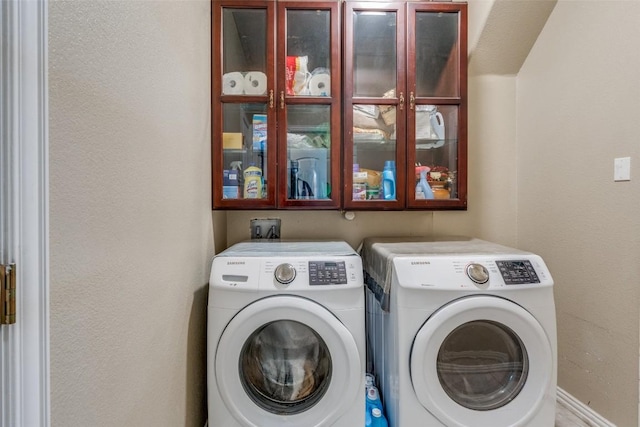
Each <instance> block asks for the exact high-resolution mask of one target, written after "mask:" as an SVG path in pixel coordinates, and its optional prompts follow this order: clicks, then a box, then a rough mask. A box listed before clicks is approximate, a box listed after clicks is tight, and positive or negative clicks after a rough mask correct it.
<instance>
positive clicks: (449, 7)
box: [342, 1, 467, 210]
mask: <svg viewBox="0 0 640 427" xmlns="http://www.w3.org/2000/svg"><path fill="white" fill-rule="evenodd" d="M343 22H344V31H343V38H344V70H345V72H344V81H343V87H344V97H343V108H344V137H343V145H344V156H343V161H344V171H345V175H343V192H342V193H343V207H344V208H345V209H375V210H398V209H466V206H467V135H466V128H467V119H466V117H467V100H466V96H467V95H466V92H467V85H466V81H467V74H466V69H467V61H466V57H467V46H466V39H467V33H466V22H467V16H466V4H465V3H435V2H391V3H382V2H380V3H378V2H371V1H366V2H351V1H347V2H345V13H344V17H343ZM421 178H422V181H421Z"/></svg>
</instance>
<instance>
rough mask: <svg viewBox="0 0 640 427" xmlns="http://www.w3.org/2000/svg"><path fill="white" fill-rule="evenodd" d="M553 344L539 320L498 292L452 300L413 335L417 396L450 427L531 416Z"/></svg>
mask: <svg viewBox="0 0 640 427" xmlns="http://www.w3.org/2000/svg"><path fill="white" fill-rule="evenodd" d="M552 354H553V352H552V347H551V344H550V342H549V339H548V338H547V335H546V333H545V332H544V329H543V328H542V326H541V325H540V324H539V323H538V321H537V320H536V319H535V318H534V317H533V316H532V315H531V314H530V313H529V312H528V311H526V310H525V309H524V308H522V307H520V306H519V305H517V304H515V303H513V302H510V301H507V300H504V299H502V298H498V297H491V296H473V297H465V298H461V299H458V300H455V301H453V302H451V303H449V304H447V305H445V306H443V307H441V308H440V309H439V310H438V311H436V312H435V313H434V314H433V315H432V316H430V317H429V319H428V320H427V321H426V322H425V323H424V325H423V326H422V328H421V329H420V330H419V332H418V333H417V334H416V337H415V339H414V343H413V347H412V350H411V380H412V383H413V386H414V390H415V392H416V395H417V398H418V400H419V401H420V402H421V404H422V405H423V406H424V407H425V408H426V409H427V410H429V412H431V413H432V414H433V415H435V416H436V417H438V418H439V419H440V420H441V421H442V422H443V423H445V424H447V425H452V426H465V425H495V424H496V422H498V421H499V423H500V424H505V425H512V424H516V423H521V422H525V421H526V420H528V419H530V418H531V417H533V416H534V415H535V413H536V412H537V410H539V408H540V406H541V405H542V403H543V399H544V396H545V394H547V392H548V388H549V385H550V382H551V380H552V368H553V356H552Z"/></svg>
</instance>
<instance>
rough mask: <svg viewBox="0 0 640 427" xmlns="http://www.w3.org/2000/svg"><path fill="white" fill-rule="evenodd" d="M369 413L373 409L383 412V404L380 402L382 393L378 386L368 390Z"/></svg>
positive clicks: (367, 405)
mask: <svg viewBox="0 0 640 427" xmlns="http://www.w3.org/2000/svg"><path fill="white" fill-rule="evenodd" d="M366 407H367V412H371V410H372V409H373V408H378V409H380V410H382V402H381V401H380V393H379V392H378V389H377V388H376V386H371V387H369V388H368V389H367V404H366Z"/></svg>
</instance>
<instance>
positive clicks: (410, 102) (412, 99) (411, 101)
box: [409, 92, 416, 110]
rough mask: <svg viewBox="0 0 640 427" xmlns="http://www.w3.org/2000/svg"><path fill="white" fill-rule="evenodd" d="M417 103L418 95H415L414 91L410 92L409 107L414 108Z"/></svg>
mask: <svg viewBox="0 0 640 427" xmlns="http://www.w3.org/2000/svg"><path fill="white" fill-rule="evenodd" d="M415 103H416V97H415V96H413V92H411V93H409V109H410V110H413V106H414V105H415Z"/></svg>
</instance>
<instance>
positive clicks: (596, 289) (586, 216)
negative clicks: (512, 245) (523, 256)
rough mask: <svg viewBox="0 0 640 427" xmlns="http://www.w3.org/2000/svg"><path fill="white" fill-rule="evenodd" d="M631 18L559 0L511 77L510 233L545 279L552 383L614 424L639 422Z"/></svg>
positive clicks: (634, 18)
mask: <svg viewBox="0 0 640 427" xmlns="http://www.w3.org/2000/svg"><path fill="white" fill-rule="evenodd" d="M638 22H640V2H638V1H609V2H604V3H603V2H594V1H573V0H572V1H560V2H558V5H557V6H556V8H555V10H554V12H553V14H552V15H551V17H550V18H549V20H548V22H547V25H546V27H545V28H544V30H543V32H542V33H541V35H540V37H539V38H538V40H537V43H536V45H535V46H534V48H533V49H532V51H531V54H530V55H529V57H528V59H527V61H526V62H525V64H524V66H523V67H522V69H521V71H520V73H519V75H518V82H517V111H518V117H517V138H518V157H517V158H518V243H519V246H520V247H522V248H525V249H529V250H532V251H535V252H538V253H540V254H541V255H542V256H543V257H544V259H545V260H546V261H547V262H548V264H549V268H550V269H551V272H552V275H553V277H554V279H555V283H556V287H555V295H556V308H557V315H558V345H559V385H560V386H561V387H562V388H564V389H565V390H567V391H568V392H569V393H571V394H572V395H574V396H575V397H577V398H578V399H580V400H581V401H582V402H584V403H586V404H588V405H589V406H590V407H591V408H593V409H594V410H595V411H597V412H599V413H600V414H601V415H603V416H604V417H606V418H607V419H609V420H610V421H612V422H613V423H615V424H617V425H619V426H637V425H638V415H637V414H638V345H639V341H638V334H639V329H638V323H639V320H640V317H639V306H638V304H639V300H638V296H639V293H640V286H639V285H640V283H639V281H640V279H638V278H639V277H640V237H639V236H640V176H639V174H638V163H639V162H640V144H639V137H638V135H640V79H638V70H639V69H640V27H638ZM627 156H630V157H631V158H632V160H631V166H632V172H631V175H632V181H630V182H613V159H614V158H615V157H627Z"/></svg>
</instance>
